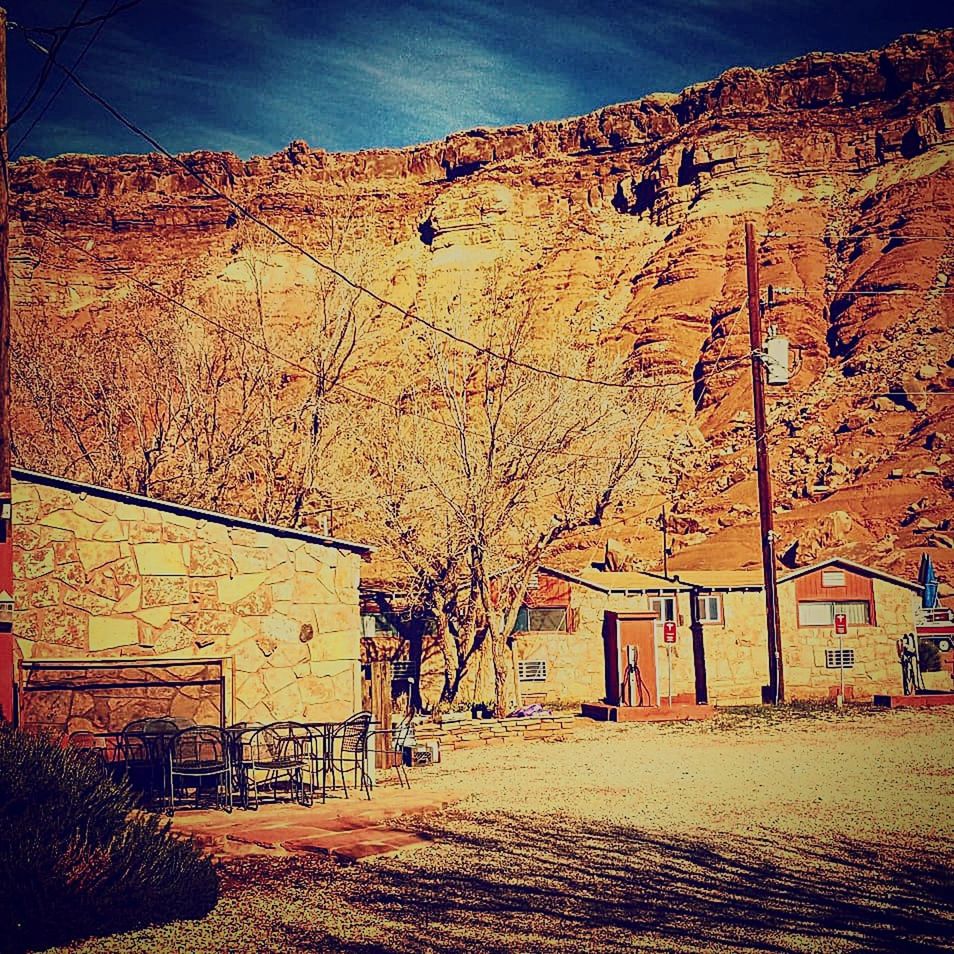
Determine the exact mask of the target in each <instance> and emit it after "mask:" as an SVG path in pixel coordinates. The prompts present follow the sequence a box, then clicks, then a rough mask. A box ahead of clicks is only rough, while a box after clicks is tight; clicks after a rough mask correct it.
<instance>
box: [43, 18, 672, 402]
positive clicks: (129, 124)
mask: <svg viewBox="0 0 954 954" xmlns="http://www.w3.org/2000/svg"><path fill="white" fill-rule="evenodd" d="M27 42H28V43H29V44H30V45H31V46H33V47H34V49H36V50H38V51H39V52H41V53H42V54H43V55H44V56H46V57H48V58H49V59H50V61H51V62H52V63H53V64H54V65H55V66H57V67H58V68H59V69H60V70H62V71H63V72H64V73H65V74H66V75H67V76H68V77H69V79H70V80H71V81H72V82H73V84H74V85H75V86H76V87H77V88H78V89H80V90H81V91H82V92H83V93H85V94H86V95H87V96H89V97H90V98H91V99H93V100H94V101H95V102H97V103H99V105H100V106H102V107H103V108H104V109H105V110H106V111H107V112H108V113H110V115H112V116H113V117H114V118H115V119H116V120H118V121H119V122H120V123H122V124H123V125H124V126H125V127H126V128H127V129H129V130H130V131H131V132H133V133H135V134H136V135H137V136H139V137H140V138H141V139H143V140H145V141H146V142H147V143H149V144H150V145H151V146H152V147H153V148H154V149H156V150H158V151H159V152H160V153H161V154H162V155H163V156H165V157H166V158H167V159H169V160H170V161H171V162H174V163H175V164H176V165H178V166H180V167H181V168H182V169H184V170H185V171H186V172H187V173H188V174H189V175H190V176H192V177H193V178H194V179H195V180H196V181H197V182H199V183H200V184H201V185H202V186H204V187H205V188H206V189H208V190H209V191H210V192H211V193H212V194H213V195H216V196H218V197H219V198H221V199H223V200H224V201H225V202H227V203H228V204H229V205H230V206H232V208H234V209H235V210H236V211H238V212H240V213H241V214H242V215H243V216H245V217H246V218H247V219H249V220H250V221H252V222H254V223H255V224H256V225H259V226H260V227H261V228H263V229H265V230H266V231H267V232H269V233H270V234H271V235H273V236H274V237H275V238H277V239H278V240H279V241H280V242H282V243H283V244H285V245H287V246H288V247H289V248H291V249H294V250H295V251H296V252H298V253H299V254H301V255H304V256H305V258H307V259H308V260H309V261H311V262H312V263H313V264H315V265H317V266H318V267H319V268H321V269H322V270H324V271H326V272H328V273H329V274H331V275H334V276H335V277H336V278H338V279H339V280H340V281H342V282H344V283H345V284H346V285H348V286H349V287H350V288H353V289H354V290H355V291H357V292H359V293H361V294H364V295H367V296H368V297H369V298H371V299H372V300H373V301H376V302H377V303H378V304H380V305H382V306H383V307H385V308H390V309H392V310H393V311H396V312H397V313H398V314H400V315H402V316H403V317H405V318H409V319H411V320H412V321H416V322H418V323H420V324H422V325H424V326H425V327H427V328H429V329H430V330H431V331H434V332H436V333H438V334H441V335H444V336H445V337H447V338H450V339H451V340H452V341H455V342H457V343H458V344H461V345H464V346H465V347H467V348H472V349H473V350H474V351H476V352H477V353H478V354H486V355H488V356H489V357H491V358H494V359H496V360H498V361H501V362H503V363H504V364H509V365H513V366H514V367H518V368H522V369H523V370H525V371H530V372H532V373H534V374H540V375H543V376H545V377H549V378H555V379H558V380H564V381H574V382H576V383H579V384H589V385H594V386H596V387H608V388H617V389H621V390H661V389H667V388H673V387H678V386H679V384H680V383H679V382H638V383H629V382H624V381H605V380H602V379H598V378H591V377H587V376H585V375H574V374H565V373H563V372H560V371H554V370H552V369H550V368H543V367H540V366H538V365H534V364H530V363H528V362H526V361H521V360H519V359H518V358H514V357H512V356H510V355H505V354H501V353H499V352H497V351H494V350H493V349H492V348H488V347H486V346H484V345H479V344H477V343H476V342H474V341H471V340H470V339H469V338H465V337H463V336H462V335H458V334H456V333H455V332H453V331H451V330H450V329H449V328H444V327H443V326H441V325H438V324H436V323H435V322H432V321H430V320H429V319H427V318H424V317H423V316H421V315H419V314H417V313H416V312H412V311H410V310H408V309H407V308H403V307H402V306H401V305H398V304H397V303H395V302H393V301H391V300H390V299H387V298H385V297H383V296H382V295H379V294H378V293H377V292H375V291H372V290H371V289H370V288H367V287H366V286H364V285H362V284H360V283H359V282H357V281H355V280H354V279H352V278H350V277H349V276H347V275H345V274H344V273H343V272H341V271H339V270H338V269H337V268H335V267H333V266H331V265H328V264H327V263H325V262H323V261H321V259H319V258H318V257H317V256H316V255H314V254H312V253H311V252H309V251H308V250H307V249H306V248H304V247H303V246H301V245H299V244H298V243H297V242H293V241H292V240H291V239H290V238H288V237H287V236H286V235H284V234H283V233H282V232H280V231H279V230H278V229H276V228H275V227H274V226H272V225H270V224H269V223H268V222H266V221H265V220H264V219H262V218H261V217H260V216H258V215H256V214H255V213H254V212H252V211H251V210H250V209H248V208H246V207H245V206H243V205H242V204H241V203H240V202H238V201H236V200H235V199H233V198H232V197H231V196H230V195H228V193H226V192H223V191H222V190H221V189H219V188H218V187H217V186H216V185H215V184H214V183H212V182H210V181H209V180H208V179H206V178H205V177H204V176H202V175H201V174H200V173H198V172H196V171H195V169H194V168H193V167H192V166H191V165H190V164H189V163H187V162H185V161H184V160H183V159H180V158H179V157H178V156H175V155H173V154H172V153H171V152H169V150H168V149H166V148H165V147H164V146H163V145H162V144H161V143H160V142H159V141H158V140H157V139H155V137H153V136H151V135H150V134H149V133H147V132H146V131H145V130H143V129H142V128H141V127H139V126H138V125H136V124H135V123H134V122H133V121H132V120H130V119H128V118H127V117H126V116H124V115H123V113H121V112H120V111H119V110H118V109H117V108H116V107H115V106H113V105H112V104H111V103H109V102H108V101H107V100H106V99H104V98H103V97H102V96H100V95H99V94H98V93H96V92H95V91H94V90H92V89H90V88H89V87H88V86H87V85H86V84H85V83H83V81H82V80H80V79H79V77H77V76H76V74H75V72H74V71H73V70H71V69H70V68H69V67H67V66H64V65H63V64H62V63H59V62H58V61H57V60H56V59H55V56H54V54H53V52H51V51H50V50H47V49H45V48H44V47H42V46H41V45H40V44H39V43H37V42H36V41H35V40H33V39H32V38H31V37H29V36H27Z"/></svg>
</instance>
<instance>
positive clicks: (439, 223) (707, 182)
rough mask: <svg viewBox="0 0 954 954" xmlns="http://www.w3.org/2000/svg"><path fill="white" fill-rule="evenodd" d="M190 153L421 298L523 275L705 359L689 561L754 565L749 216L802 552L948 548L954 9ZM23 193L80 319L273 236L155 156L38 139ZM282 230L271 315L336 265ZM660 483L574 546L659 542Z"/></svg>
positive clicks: (691, 374)
mask: <svg viewBox="0 0 954 954" xmlns="http://www.w3.org/2000/svg"><path fill="white" fill-rule="evenodd" d="M181 158H182V159H183V160H184V161H185V162H186V163H187V164H189V165H190V166H192V167H194V168H195V169H197V170H199V171H201V174H202V175H203V176H204V177H205V178H206V179H207V180H209V181H211V182H213V183H214V184H215V185H216V187H218V188H219V189H222V190H224V191H227V192H228V194H229V195H231V196H233V197H234V198H235V199H236V200H238V201H239V202H241V203H243V204H245V205H247V206H248V207H249V208H251V209H253V210H254V211H255V212H256V213H257V214H259V215H261V217H262V218H264V219H265V220H267V221H268V222H269V223H271V224H272V225H274V226H275V227H276V228H277V229H280V230H281V231H282V232H283V233H284V234H285V235H287V236H289V237H290V238H292V239H293V240H294V241H296V242H300V243H301V244H302V245H303V246H305V247H308V248H315V249H325V248H327V233H328V230H329V225H330V224H332V225H333V224H334V223H340V222H341V221H343V220H345V219H347V221H348V223H349V228H348V234H347V238H346V240H345V242H346V245H347V249H346V251H347V253H348V256H350V257H349V259H348V260H349V261H351V262H354V261H355V260H357V259H358V258H361V259H362V261H364V262H365V263H366V264H367V267H366V269H365V270H364V272H363V274H364V275H365V276H366V280H367V282H368V283H369V284H370V285H371V286H372V287H373V288H375V290H376V291H378V292H379V293H381V294H383V295H386V296H387V297H388V298H390V299H392V300H394V301H396V302H398V303H399V304H400V305H402V306H415V307H416V306H418V305H419V304H420V303H421V302H423V301H425V300H434V299H438V300H440V299H444V298H450V297H451V296H453V294H454V293H455V290H456V289H459V288H460V287H462V285H466V284H467V283H470V282H473V281H474V276H475V275H476V274H478V273H480V272H481V271H482V270H485V269H486V268H489V267H493V268H497V269H499V270H501V271H502V272H503V273H504V275H505V276H506V277H507V278H508V279H509V280H511V281H519V282H521V283H523V284H524V285H529V286H530V287H532V290H533V293H534V298H535V302H536V310H537V313H536V317H537V321H538V322H539V325H540V327H541V328H542V329H545V331H546V333H548V334H550V335H552V337H553V339H554V340H555V341H560V340H561V339H563V338H565V337H566V336H568V335H569V334H571V332H570V330H569V329H571V328H572V329H573V330H572V334H573V335H583V336H589V340H590V341H591V342H592V343H596V344H597V345H598V346H599V347H600V348H602V349H605V351H606V352H607V353H613V354H617V355H620V356H622V357H625V359H626V360H627V362H628V363H629V367H630V368H631V373H632V374H633V375H634V376H636V375H643V376H646V377H656V376H665V375H672V376H674V377H677V376H682V377H684V378H686V379H688V380H690V385H689V386H688V387H686V388H684V389H683V391H682V392H681V395H682V402H681V406H682V410H681V412H680V414H679V415H678V417H677V419H674V420H673V424H672V435H673V439H674V440H676V441H678V442H679V444H680V450H679V452H678V453H677V454H676V455H675V457H674V462H673V468H674V469H675V470H676V472H677V477H678V483H677V486H676V487H675V489H671V488H669V489H667V490H666V495H667V496H668V498H669V503H670V506H671V507H672V509H673V512H674V528H673V529H674V548H675V549H676V551H677V552H676V555H675V559H674V564H673V565H675V566H680V567H688V566H691V565H703V564H705V565H717V566H726V565H728V566H736V565H757V563H758V544H757V522H756V519H755V503H756V498H755V484H754V476H753V472H752V471H753V453H752V441H751V426H752V425H751V401H750V396H749V394H750V390H749V372H748V370H747V368H746V367H745V366H744V364H741V363H738V362H736V363H735V364H733V359H739V358H744V357H745V355H746V354H747V352H748V348H749V346H748V337H747V334H748V333H747V325H746V318H745V311H744V305H745V272H744V256H743V242H742V228H743V221H744V220H745V219H752V220H754V221H755V223H756V228H757V232H758V234H759V236H760V255H761V268H762V283H763V286H767V285H769V284H771V285H773V286H774V287H775V288H779V289H786V291H785V292H784V293H781V294H779V295H778V296H777V302H778V304H777V307H775V308H773V309H772V310H771V312H770V313H769V315H768V320H769V321H770V322H771V323H772V324H773V325H775V326H776V327H777V328H778V329H779V331H780V332H781V333H783V334H785V335H786V336H788V337H789V339H790V340H791V342H792V345H793V349H794V350H793V357H794V374H793V376H792V379H791V382H790V384H789V385H787V386H785V387H781V388H775V389H771V390H770V394H769V400H770V409H769V415H770V422H771V434H770V440H771V445H772V457H773V465H774V478H775V488H776V502H777V509H778V524H779V532H780V536H781V538H782V546H781V549H782V550H786V549H788V551H789V553H788V558H789V559H790V560H793V561H797V562H798V563H801V564H803V563H805V562H808V561H809V560H811V559H812V558H813V557H814V556H817V555H818V554H819V553H821V552H826V553H832V552H838V553H842V554H844V555H847V556H850V557H854V558H856V559H863V560H871V561H872V562H874V563H876V564H878V565H881V566H883V567H885V568H886V569H889V570H893V571H895V572H899V573H903V572H911V571H912V569H913V567H914V566H915V565H916V562H917V557H918V554H919V552H920V551H919V548H921V547H932V548H942V549H950V548H952V547H954V528H952V527H951V525H950V522H949V521H950V519H951V518H950V500H951V487H952V483H954V468H952V467H951V460H952V455H954V418H952V414H954V412H952V403H954V398H952V396H951V391H952V385H954V352H952V343H954V342H952V336H951V332H952V314H954V290H952V288H951V286H950V284H949V276H950V274H951V271H952V265H954V238H952V237H954V228H952V226H954V162H952V160H954V31H945V32H940V33H931V34H919V35H913V36H906V37H902V38H901V39H899V40H898V41H896V42H895V43H892V44H891V45H890V46H888V47H887V48H885V49H884V50H880V51H873V52H868V53H858V54H845V55H838V56H832V55H821V54H810V55H808V56H804V57H801V58H799V59H797V60H793V61H791V62H789V63H786V64H784V65H781V66H778V67H775V68H773V69H769V70H764V71H755V70H750V69H734V70H730V71H728V72H726V73H724V74H723V75H722V76H720V77H719V78H717V79H716V80H713V81H712V82H708V83H704V84H699V85H697V86H694V87H691V88H690V89H687V90H685V91H684V92H682V93H680V94H678V95H656V96H652V97H648V98H646V99H643V100H639V101H637V102H632V103H624V104H620V105H616V106H609V107H606V108H604V109H601V110H599V111H597V112H594V113H591V114H589V115H586V116H582V117H578V118H574V119H568V120H563V121H559V122H540V123H535V124H532V125H529V126H520V127H507V128H503V129H476V130H470V131H468V132H462V133H458V134H454V135H452V136H448V137H447V138H446V139H445V140H443V141H442V142H439V143H428V144H424V145H420V146H414V147H410V148H407V149H401V150H368V151H364V152H358V153H354V154H346V155H338V154H330V153H327V152H324V151H322V150H320V149H312V148H310V147H309V146H308V145H306V144H305V143H302V142H295V143H292V144H290V145H289V147H288V148H287V149H286V150H284V151H283V152H281V153H278V154H276V155H273V156H269V157H255V158H252V159H249V160H241V159H239V158H237V157H235V156H234V155H230V154H223V153H207V152H203V153H193V154H190V155H188V156H183V157H181ZM11 189H12V195H13V201H14V209H13V224H12V230H13V232H12V242H13V259H14V267H15V273H14V282H15V283H14V288H13V294H14V304H15V308H16V309H17V311H18V312H19V314H20V315H21V316H22V315H26V316H31V315H32V316H42V318H43V320H44V321H46V322H47V323H49V322H50V321H53V320H55V321H56V322H58V323H59V325H58V327H61V328H62V329H65V330H66V331H67V333H68V331H69V329H70V328H72V327H74V326H76V325H77V324H82V323H84V322H90V321H99V320H106V319H107V318H108V319H109V320H116V315H117V312H120V311H121V307H122V302H123V300H124V296H125V295H126V294H127V292H128V288H127V287H126V286H125V285H124V283H123V280H122V278H121V277H120V276H117V274H116V273H115V271H113V270H111V269H108V268H106V267H105V266H104V265H103V263H108V264H109V265H110V266H112V267H113V268H115V267H116V266H120V267H121V268H123V269H129V270H131V271H133V273H134V274H136V275H137V276H139V277H140V278H141V279H143V280H146V281H149V282H150V283H153V284H155V285H156V286H158V287H161V288H166V289H167V290H170V292H171V289H173V288H174V287H179V286H178V285H177V283H179V282H180V281H181V280H182V276H183V274H184V273H188V276H189V280H190V282H192V286H191V287H192V288H193V289H200V290H201V289H203V288H204V289H206V290H210V289H213V288H214V287H217V286H220V285H221V284H222V283H228V282H230V281H236V280H237V279H236V272H237V265H236V262H237V260H238V257H239V256H240V254H241V252H242V249H243V247H244V246H246V245H247V244H248V243H249V242H250V241H254V239H253V238H252V237H251V235H252V230H251V227H250V226H248V225H243V224H242V223H240V222H239V221H238V220H237V217H236V215H235V213H234V210H232V209H231V208H230V207H229V205H228V204H227V203H226V202H225V201H224V200H223V199H221V198H219V197H217V196H216V195H214V194H213V193H211V192H209V191H208V190H207V189H206V188H204V187H203V186H202V185H201V184H200V183H198V182H196V180H195V179H193V178H192V177H190V176H189V175H188V173H187V172H186V171H185V170H183V169H182V168H181V167H179V166H178V165H177V164H175V163H173V162H171V161H169V160H167V159H165V158H163V157H161V156H157V155H146V156H110V157H102V156H79V155H68V156H61V157H59V158H56V159H52V160H48V161H41V160H36V159H23V160H21V161H19V162H18V163H17V164H16V165H15V166H14V168H13V173H12V181H11ZM58 235H61V236H65V237H66V238H67V239H68V240H69V244H66V243H64V242H62V241H58V240H57V236H58ZM77 246H79V248H78V247H77ZM84 251H85V252H87V253H89V255H91V256H93V257H88V256H87V255H84V254H83V252H84ZM262 254H263V255H264V256H265V257H266V258H267V260H268V263H269V264H270V265H271V266H273V267H271V268H270V269H269V270H268V274H267V276H266V279H265V291H266V293H267V295H268V296H270V303H271V306H270V308H271V311H272V312H273V313H274V314H275V315H277V316H280V317H279V318H278V319H276V320H291V319H293V318H294V317H295V316H296V315H298V316H299V317H300V315H301V314H303V311H302V309H303V305H302V300H303V298H304V297H306V296H307V293H308V290H309V289H310V288H312V287H313V286H314V283H315V281H316V274H315V269H314V268H312V267H311V265H310V264H309V263H308V262H307V260H303V259H302V258H301V256H299V255H297V254H296V253H295V252H293V251H292V250H290V249H288V248H283V247H281V246H278V245H276V244H275V243H272V244H271V245H269V246H268V247H267V248H266V249H265V250H264V251H263V252H262ZM120 320H121V319H120ZM409 326H410V322H409V321H408V320H407V319H405V318H401V317H400V316H397V315H396V314H382V323H381V326H380V328H379V330H378V334H377V337H376V339H375V347H374V349H373V353H372V352H369V353H368V354H367V356H366V358H365V360H366V361H368V362H378V363H379V364H380V363H381V362H383V363H385V364H386V363H387V361H388V360H389V358H388V355H389V354H396V353H397V352H398V351H399V350H400V349H401V348H402V347H403V342H404V341H405V340H406V337H407V335H408V333H409ZM65 346H67V345H66V335H64V347H65ZM389 349H390V350H389ZM693 381H694V382H695V384H694V386H693V384H692V383H691V382H693ZM31 426H32V424H31V421H30V420H28V419H26V418H21V419H20V420H18V421H17V422H16V423H15V427H17V428H19V431H18V433H19V434H20V435H23V437H22V439H21V440H19V441H18V450H19V452H20V454H21V456H22V457H24V458H25V459H24V463H25V464H27V465H29V466H33V467H35V468H37V469H40V470H42V469H44V462H43V461H42V460H34V459H31V458H30V452H29V440H28V439H26V435H28V433H29V429H30V427H31ZM660 489H661V488H657V487H652V486H647V488H646V494H645V496H643V497H640V498H638V499H635V498H634V499H632V500H627V501H624V502H623V503H622V505H621V506H620V508H619V510H618V511H617V513H616V515H615V516H614V517H613V519H612V520H611V521H609V522H608V525H607V526H605V527H604V528H602V529H601V530H600V531H598V532H596V531H595V532H594V533H593V534H591V535H590V536H588V537H586V538H582V539H580V540H578V541H576V542H575V543H574V545H573V547H571V548H568V550H567V552H564V553H563V554H561V555H560V556H559V559H562V560H564V561H566V562H568V563H580V562H583V561H584V560H585V559H588V558H593V557H596V556H598V554H599V553H600V552H601V551H600V550H599V549H598V548H599V547H600V546H601V544H602V543H603V542H605V539H606V537H607V536H613V537H617V538H621V539H622V540H623V541H624V542H625V543H626V544H627V545H628V546H630V547H632V548H633V549H634V550H635V551H636V552H637V553H639V554H641V555H642V556H643V557H644V558H645V559H647V560H649V561H652V560H653V558H654V555H656V554H657V553H658V546H659V545H658V534H657V533H656V531H654V530H650V529H649V528H647V526H646V525H645V517H646V514H647V512H649V511H654V510H655V509H656V508H657V507H658V504H659V502H660V501H661V500H662V497H661V496H659V495H657V494H656V492H657V491H658V490H660ZM361 530H362V528H361V527H360V526H356V527H354V528H353V529H352V532H353V533H355V534H360V533H361ZM796 542H797V543H798V545H797V546H794V544H795V543H796ZM936 556H937V557H938V559H939V560H940V562H941V564H942V565H943V564H944V562H945V560H944V554H943V553H938V554H936Z"/></svg>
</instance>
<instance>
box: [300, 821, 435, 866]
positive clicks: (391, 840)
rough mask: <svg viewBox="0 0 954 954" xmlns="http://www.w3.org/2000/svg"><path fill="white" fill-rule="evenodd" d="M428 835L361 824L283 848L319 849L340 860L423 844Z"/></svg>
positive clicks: (311, 837) (391, 852) (321, 852)
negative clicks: (363, 826) (357, 827)
mask: <svg viewBox="0 0 954 954" xmlns="http://www.w3.org/2000/svg"><path fill="white" fill-rule="evenodd" d="M430 840H431V839H430V838H429V837H427V836H425V835H418V834H416V833H415V832H410V831H395V830H394V829H388V828H363V829H359V830H357V831H344V832H332V833H329V834H324V835H312V836H310V837H308V838H298V839H296V840H294V841H290V842H286V843H285V846H284V847H285V848H286V849H287V850H288V851H292V852H302V851H309V852H318V853H320V854H326V855H330V856H331V857H333V858H337V859H338V860H339V861H343V862H351V861H360V860H361V859H362V858H370V857H373V856H375V855H385V854H395V853H396V852H399V851H404V850H407V849H408V848H418V847H420V846H421V845H426V844H427V843H428V842H429V841H430Z"/></svg>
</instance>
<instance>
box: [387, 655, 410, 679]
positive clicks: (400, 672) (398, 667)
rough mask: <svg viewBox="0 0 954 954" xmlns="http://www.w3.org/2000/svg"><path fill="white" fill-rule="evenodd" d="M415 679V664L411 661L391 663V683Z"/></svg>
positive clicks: (401, 660)
mask: <svg viewBox="0 0 954 954" xmlns="http://www.w3.org/2000/svg"><path fill="white" fill-rule="evenodd" d="M413 678H414V663H413V662H411V660H410V659H395V660H394V661H393V662H392V663H391V682H404V681H406V680H408V679H413Z"/></svg>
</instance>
